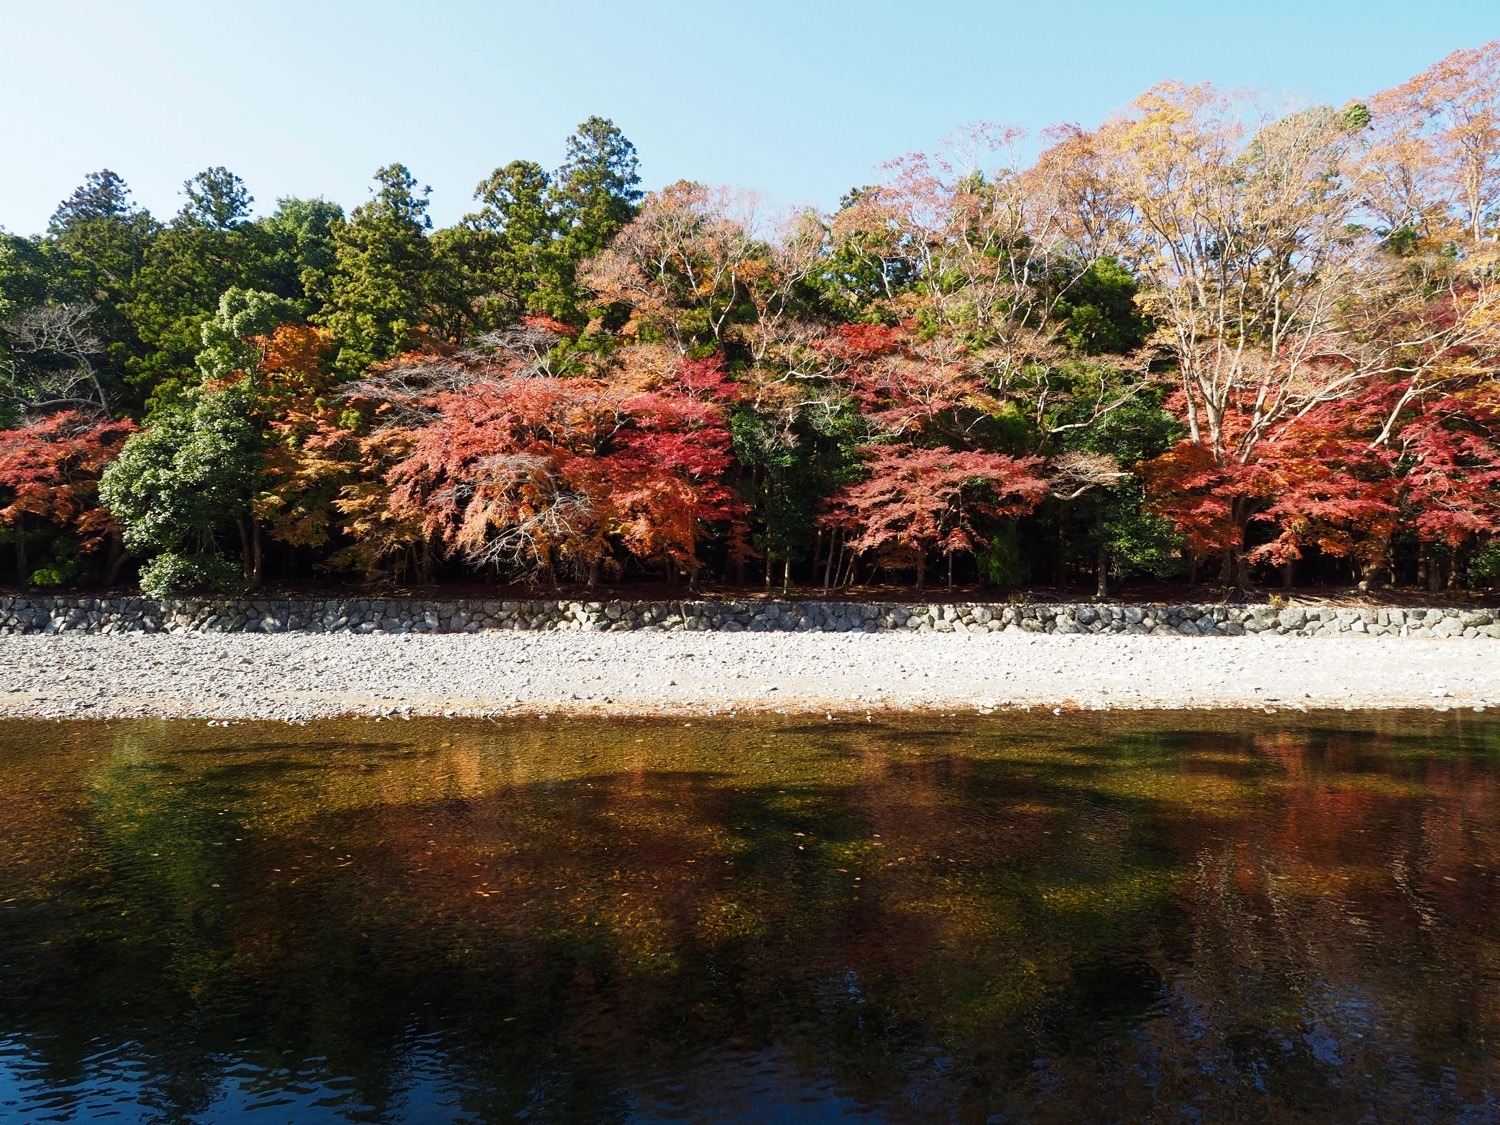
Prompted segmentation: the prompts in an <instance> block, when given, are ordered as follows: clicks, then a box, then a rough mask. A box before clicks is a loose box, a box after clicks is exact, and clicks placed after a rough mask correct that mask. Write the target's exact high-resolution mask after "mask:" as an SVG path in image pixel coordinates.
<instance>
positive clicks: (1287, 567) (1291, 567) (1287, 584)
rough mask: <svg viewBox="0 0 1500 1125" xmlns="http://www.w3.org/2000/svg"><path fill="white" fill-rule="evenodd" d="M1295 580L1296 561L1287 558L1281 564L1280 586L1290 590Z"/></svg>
mask: <svg viewBox="0 0 1500 1125" xmlns="http://www.w3.org/2000/svg"><path fill="white" fill-rule="evenodd" d="M1296 580H1297V563H1296V560H1294V559H1287V560H1286V562H1284V563H1282V564H1281V588H1282V589H1283V590H1290V589H1291V588H1292V585H1293V584H1294V583H1295V582H1296Z"/></svg>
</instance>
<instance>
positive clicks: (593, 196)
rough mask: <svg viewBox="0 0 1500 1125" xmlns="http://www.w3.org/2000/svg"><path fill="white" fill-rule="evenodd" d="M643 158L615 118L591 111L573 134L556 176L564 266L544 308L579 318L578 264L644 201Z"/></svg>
mask: <svg viewBox="0 0 1500 1125" xmlns="http://www.w3.org/2000/svg"><path fill="white" fill-rule="evenodd" d="M640 183H641V174H640V160H639V158H638V157H637V155H636V151H635V146H634V145H633V144H631V143H630V141H629V140H627V139H626V137H625V134H624V133H622V132H620V130H619V128H618V127H617V126H616V125H615V123H614V122H613V121H610V120H609V119H608V118H606V117H590V118H589V119H588V120H587V121H585V122H584V123H583V124H582V125H580V126H578V130H577V132H575V133H574V134H573V135H572V136H571V137H569V138H568V147H567V158H566V159H565V160H564V161H563V165H562V167H561V168H559V169H558V170H557V173H556V174H555V175H554V176H553V177H552V181H551V184H550V192H549V197H550V204H551V211H552V214H553V216H554V217H555V221H556V224H557V227H556V229H557V260H558V262H559V270H558V277H557V289H556V291H555V292H550V291H548V292H544V293H542V294H539V301H540V303H541V305H542V306H543V309H542V311H545V312H548V313H550V314H551V315H553V316H557V317H562V318H564V319H574V320H576V319H578V317H579V309H580V304H581V301H582V295H581V294H580V293H579V291H578V287H577V285H576V283H575V280H574V278H575V275H576V272H577V269H578V267H579V266H580V265H581V264H582V263H583V262H584V261H586V260H587V259H589V258H591V257H593V256H594V255H595V254H597V253H599V251H601V250H603V249H604V248H605V247H606V246H608V245H609V243H610V240H611V239H613V238H614V236H615V235H616V234H618V233H619V232H620V231H621V230H622V229H623V228H624V227H625V225H626V224H627V223H629V222H630V220H631V219H633V218H634V217H635V214H636V211H637V210H638V209H639V207H640V202H641V199H642V198H643V193H642V192H641V188H640Z"/></svg>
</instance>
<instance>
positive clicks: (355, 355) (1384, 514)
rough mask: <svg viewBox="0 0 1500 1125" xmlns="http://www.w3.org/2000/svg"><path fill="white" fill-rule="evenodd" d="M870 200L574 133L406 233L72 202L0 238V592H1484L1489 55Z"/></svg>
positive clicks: (1490, 494) (1245, 106)
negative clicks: (647, 153)
mask: <svg viewBox="0 0 1500 1125" xmlns="http://www.w3.org/2000/svg"><path fill="white" fill-rule="evenodd" d="M871 179H872V181H873V182H871V183H868V184H865V185H861V186H858V187H855V188H853V189H852V190H850V191H849V192H848V194H847V195H846V196H845V197H844V199H843V200H842V201H841V202H840V204H839V206H838V208H837V209H836V210H834V211H833V212H831V213H821V212H819V211H817V210H792V211H787V212H778V211H775V210H773V209H771V208H769V207H768V206H767V205H766V204H765V203H764V201H763V200H762V199H761V198H760V197H758V196H757V195H756V194H755V193H754V192H753V191H748V190H738V189H731V188H722V187H714V186H707V185H704V184H700V183H695V182H686V181H684V182H678V183H674V184H671V185H670V186H667V187H665V188H663V189H661V190H659V191H656V192H651V193H646V192H644V191H643V190H642V187H641V183H642V181H641V174H640V168H639V162H638V157H637V153H636V150H635V148H634V147H633V146H632V145H631V143H630V142H629V141H628V140H627V139H626V137H625V135H624V134H623V133H622V131H621V130H620V129H619V128H618V127H616V126H615V125H614V124H613V123H612V122H611V121H609V120H607V119H603V118H597V117H596V118H590V119H589V120H588V121H586V122H584V123H583V124H582V125H581V126H579V128H578V130H577V132H576V133H575V134H574V135H573V136H571V137H570V138H568V140H567V144H566V156H565V160H564V162H563V163H562V165H561V166H560V167H558V168H557V169H555V170H552V171H548V170H546V169H544V168H543V167H542V166H540V165H538V164H536V163H533V162H530V161H526V160H514V161H512V162H511V163H509V164H506V165H504V166H503V167H499V168H497V169H496V170H495V171H494V172H493V173H492V174H491V175H490V176H489V177H488V178H487V179H485V180H484V181H483V182H482V183H480V184H479V185H478V187H477V188H476V189H475V192H474V201H473V210H472V211H471V213H469V214H468V215H466V216H465V217H464V218H463V219H462V220H461V221H459V222H458V223H457V224H455V225H453V226H451V227H446V228H442V229H435V228H434V226H433V223H432V221H431V218H430V217H429V189H427V188H424V187H421V186H420V181H419V180H418V179H417V178H416V177H415V176H414V175H413V173H412V172H411V171H410V170H409V169H407V168H406V167H405V166H403V165H401V164H390V165H388V166H386V167H384V168H381V169H379V170H378V171H377V172H376V173H375V176H374V183H373V186H372V188H371V191H370V193H369V197H368V198H367V199H366V200H365V201H364V202H362V203H360V204H359V205H358V206H355V207H353V208H352V209H351V210H348V211H345V210H344V208H343V207H341V206H340V205H339V204H337V203H333V202H330V201H328V200H324V199H316V198H315V199H301V198H283V199H279V200H277V201H276V205H275V208H274V209H273V210H269V211H268V212H265V213H262V214H257V213H256V212H255V211H254V210H253V204H254V200H253V198H252V196H251V194H250V191H249V188H248V186H247V185H246V184H245V183H244V182H243V181H241V180H240V179H239V177H237V176H236V175H234V174H233V173H232V172H230V171H229V170H228V169H226V168H222V167H215V168H209V169H207V170H205V171H203V172H200V173H199V174H197V175H196V176H194V177H193V178H192V179H191V180H189V181H188V182H187V183H186V184H185V185H184V189H183V191H184V200H185V202H184V203H183V205H182V208H181V210H180V211H179V212H178V213H177V214H176V215H174V216H172V217H170V218H168V219H161V218H158V217H155V216H153V215H151V214H150V213H148V212H147V211H146V210H144V209H142V208H140V207H138V206H136V205H135V204H134V203H133V202H132V198H131V193H130V190H129V188H128V186H127V185H126V183H125V182H124V181H123V180H122V179H121V178H120V177H119V176H117V175H116V174H115V173H114V172H112V171H109V170H103V171H100V172H97V173H93V174H91V175H89V176H88V177H87V179H86V181H85V182H84V183H83V184H82V186H80V187H79V188H78V189H77V190H76V191H74V192H73V194H72V195H71V196H69V197H68V198H67V199H66V200H64V201H63V202H62V203H61V204H60V205H59V206H58V208H57V210H56V213H55V214H54V215H53V217H52V219H51V222H50V223H49V225H48V227H47V229H46V231H45V232H44V233H41V234H37V235H30V236H28V235H22V234H15V233H6V232H5V231H3V230H0V415H3V416H0V427H3V431H0V539H3V540H4V542H5V547H4V549H3V550H0V582H6V583H9V584H12V585H15V586H21V587H26V586H33V587H43V588H63V589H68V588H88V587H100V586H103V587H118V586H125V585H128V584H130V583H133V582H135V581H138V582H139V584H140V586H141V588H142V589H144V590H146V591H147V592H149V593H153V594H164V593H169V592H173V591H194V590H244V589H252V588H263V587H272V588H276V589H283V590H289V589H292V590H294V589H298V588H314V587H327V586H333V585H338V586H350V585H353V586H359V587H368V588H391V587H401V588H410V587H413V586H427V585H432V584H437V583H466V584H479V583H483V584H513V583H529V584H535V583H543V584H547V585H551V586H560V585H570V586H571V585H576V586H578V587H580V588H588V589H593V588H601V587H604V588H607V587H611V586H619V585H621V584H628V583H639V582H653V583H658V584H664V585H665V586H666V587H668V588H679V589H700V588H705V587H709V588H715V589H718V588H732V587H749V588H751V589H755V588H761V589H793V588H796V589H802V590H807V589H818V590H823V591H835V590H850V589H854V588H866V587H868V586H869V585H870V584H875V583H879V584H887V585H905V586H914V587H915V588H917V589H928V590H930V589H933V588H948V587H953V586H955V585H961V586H964V587H967V588H970V589H972V588H975V587H988V588H991V589H994V590H999V591H1007V590H1015V589H1024V588H1027V587H1032V588H1035V587H1039V586H1051V587H1055V588H1058V589H1061V590H1067V589H1069V588H1071V589H1073V591H1074V592H1075V593H1080V592H1081V593H1089V594H1095V595H1097V596H1100V597H1103V596H1107V595H1108V594H1109V593H1110V592H1111V591H1112V590H1114V589H1115V588H1116V587H1117V586H1120V585H1129V584H1132V583H1134V584H1159V583H1197V584H1212V585H1215V586H1217V587H1220V588H1222V589H1224V590H1227V591H1231V592H1232V591H1244V590H1249V589H1253V588H1256V587H1268V586H1271V587H1279V586H1286V587H1293V586H1299V585H1310V584H1319V585H1348V586H1353V585H1356V584H1357V585H1358V586H1359V587H1360V588H1362V589H1365V590H1373V589H1378V588H1381V587H1388V586H1393V585H1401V586H1419V587H1421V588H1423V589H1426V590H1430V591H1432V592H1434V593H1437V592H1443V591H1451V592H1454V593H1457V592H1460V591H1476V590H1486V589H1493V588H1495V587H1497V586H1500V373H1497V359H1500V272H1497V271H1500V41H1497V42H1494V43H1490V44H1488V45H1487V46H1484V47H1480V48H1475V49H1465V50H1459V51H1455V52H1454V53H1453V54H1451V55H1449V56H1448V57H1446V58H1444V59H1442V60H1441V61H1439V62H1438V63H1436V64H1434V65H1433V66H1432V67H1431V68H1429V69H1428V70H1426V71H1424V72H1423V73H1421V74H1419V75H1417V76H1415V77H1413V78H1411V79H1410V80H1409V81H1406V82H1404V83H1402V84H1401V85H1399V86H1396V87H1394V88H1392V89H1388V90H1384V91H1380V92H1376V93H1371V94H1369V95H1368V96H1366V97H1363V98H1362V99H1360V100H1357V101H1353V102H1350V103H1348V104H1346V105H1343V106H1341V107H1335V106H1314V107H1311V108H1300V109H1297V110H1295V111H1288V110H1286V109H1285V108H1279V109H1277V108H1268V106H1267V104H1266V103H1265V102H1264V101H1263V100H1261V99H1258V98H1256V97H1255V96H1253V95H1249V94H1226V93H1223V92H1220V91H1218V90H1216V89H1214V88H1212V87H1211V86H1208V85H1186V84H1182V83H1175V82H1166V83H1163V84H1161V85H1158V86H1156V87H1154V88H1152V89H1150V90H1148V91H1147V92H1145V93H1144V94H1142V95H1141V96H1140V97H1138V98H1137V99H1136V100H1135V101H1133V102H1131V103H1130V104H1129V105H1127V106H1125V107H1123V108H1122V109H1120V110H1119V111H1117V112H1116V113H1114V114H1113V115H1111V116H1110V117H1109V118H1108V119H1107V120H1106V121H1105V122H1104V123H1103V124H1102V125H1101V126H1099V127H1098V128H1096V129H1092V130H1089V129H1083V128H1080V127H1076V126H1059V127H1055V128H1053V129H1050V130H1048V131H1047V132H1046V133H1045V134H1044V135H1042V136H1040V137H1028V136H1026V135H1023V134H1022V133H1021V132H1020V131H1018V130H1013V129H1007V128H1004V127H1000V126H994V125H987V124H986V125H975V126H971V127H968V128H965V129H963V130H961V131H960V132H959V133H957V134H955V135H954V136H953V137H951V138H950V139H949V140H948V141H947V142H945V143H944V145H943V146H942V147H941V148H939V149H937V150H935V151H933V152H928V153H911V154H908V155H905V156H902V157H899V158H897V159H894V160H892V161H891V162H889V163H888V164H886V165H884V166H883V167H882V168H881V169H880V171H879V174H878V175H875V176H872V177H871Z"/></svg>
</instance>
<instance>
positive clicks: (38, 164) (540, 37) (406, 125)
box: [0, 0, 1500, 234]
mask: <svg viewBox="0 0 1500 1125" xmlns="http://www.w3.org/2000/svg"><path fill="white" fill-rule="evenodd" d="M1496 37H1500V3H1496V2H1495V0H1422V2H1421V3H1414V2H1412V0H1357V2H1356V0H1299V2H1286V0H1256V2H1248V3H1228V2H1220V0H1196V2H1190V3H1166V2H1139V3H1129V2H1125V0H1115V2H1112V3H1108V2H1092V0H1078V2H1071V3H1069V2H1058V0H1052V2H1050V3H1049V2H1044V0H1034V2H1031V3H1024V4H1022V3H1012V2H1010V0H1004V2H1001V0H990V2H988V3H986V2H984V0H928V2H926V3H896V2H893V0H864V2H862V3H851V2H846V0H740V2H735V3H728V2H716V0H696V2H693V0H637V2H635V3H631V4H624V3H619V2H616V3H604V2H602V0H552V2H551V3H544V2H541V0H536V2H533V3H514V2H511V0H491V2H488V3H484V2H480V0H428V2H426V3H421V4H418V3H401V2H396V0H300V2H290V0H261V2H259V3H246V2H241V0H196V2H192V3H186V2H180V0H154V2H140V0H0V39H3V40H5V43H4V48H5V49H4V51H3V55H4V61H3V63H0V227H3V228H5V229H7V230H9V231H12V232H14V233H18V234H31V233H36V232H39V231H41V230H42V229H44V228H45V226H46V223H47V219H48V217H49V216H50V215H51V213H52V211H53V210H54V208H55V207H56V206H57V203H58V201H59V200H60V199H62V198H64V197H65V196H66V195H68V194H69V193H70V192H71V191H72V189H73V188H74V187H75V186H77V185H78V184H79V183H81V182H82V180H83V177H84V175H85V174H86V173H88V172H91V171H95V170H98V169H100V168H104V167H108V168H112V169H114V170H115V171H116V172H118V173H119V174H120V175H122V176H124V178H125V179H126V181H127V182H128V183H129V184H130V185H131V187H132V189H133V191H134V193H135V198H136V200H137V202H139V203H141V204H144V205H145V206H147V207H149V208H150V209H151V210H152V211H153V212H154V213H156V214H157V215H158V216H161V217H167V216H170V215H171V214H173V213H174V212H175V211H176V210H177V209H178V208H179V207H180V206H181V204H182V196H181V188H182V182H183V181H184V180H186V179H187V178H188V177H190V176H191V175H193V174H194V173H195V172H197V171H199V170H200V169H202V168H205V167H208V166H211V165H219V164H222V165H225V166H227V167H228V168H230V169H231V170H232V171H234V172H236V173H238V174H239V175H240V176H241V177H242V178H243V179H244V180H245V181H246V183H247V184H248V186H249V189H250V191H251V193H252V194H253V195H254V196H255V197H256V205H255V206H256V210H257V212H260V213H264V212H265V211H269V210H271V209H273V208H274V206H275V200H276V199H277V198H278V197H282V196H288V195H298V196H324V197H326V198H329V199H334V200H337V201H339V202H340V203H342V204H344V205H345V206H346V207H352V206H354V205H356V204H358V203H360V202H362V201H363V200H364V199H365V198H367V196H368V192H369V182H370V175H371V173H372V172H373V171H374V170H375V169H376V168H378V167H380V166H381V165H384V164H388V163H390V162H391V161H395V160H399V161H401V162H403V163H405V164H406V165H407V166H408V167H409V168H410V169H411V171H412V173H413V174H414V175H415V176H416V177H417V178H418V180H419V181H420V182H422V183H423V184H428V185H431V187H432V189H433V193H432V215H433V219H434V221H435V222H436V223H437V224H438V225H444V224H447V223H451V222H453V221H455V220H456V219H458V218H459V217H460V216H461V215H463V214H464V213H465V212H466V211H468V210H470V209H471V208H470V198H471V194H472V192H473V189H474V185H475V184H477V183H478V182H479V180H480V179H482V178H483V177H484V176H485V175H487V174H488V173H489V171H490V170H491V169H493V168H495V167H497V166H499V165H502V164H505V163H508V162H509V161H511V160H514V159H519V158H524V159H530V160H535V161H536V162H537V163H539V164H541V165H543V166H544V167H547V168H552V167H555V166H556V165H557V164H559V163H560V162H561V161H562V158H563V145H564V139H565V138H566V137H567V136H568V134H569V133H571V132H572V131H573V129H574V128H575V127H576V126H577V124H578V123H579V122H580V121H582V120H584V119H585V118H586V117H588V116H590V115H593V114H598V115H600V116H604V117H609V118H612V119H613V120H614V122H615V123H616V124H617V125H619V126H620V128H621V129H622V130H623V131H624V132H625V135H626V136H628V137H629V138H630V139H631V140H632V141H633V142H634V143H635V145H636V147H637V149H638V150H639V152H640V158H641V170H642V176H643V180H644V183H645V185H646V186H647V187H648V188H653V187H659V186H662V185H664V184H668V183H671V182H673V181H675V180H679V179H694V180H699V181H702V182H705V183H712V184H733V185H736V186H740V187H747V188H754V189H758V190H761V191H763V192H765V193H766V195H767V196H768V198H769V199H770V200H771V201H772V202H774V203H777V204H781V205H803V204H810V205H813V206H817V207H823V208H827V207H831V206H834V205H835V204H836V203H837V201H838V198H839V196H840V195H842V194H843V193H844V192H845V191H846V190H848V189H849V188H850V187H852V186H854V185H857V184H863V183H870V182H872V181H873V180H874V179H876V178H877V171H876V170H877V169H878V166H879V165H880V164H881V163H883V162H884V161H886V160H889V159H891V158H893V157H895V156H898V155H900V154H902V153H904V152H908V151H912V150H915V149H925V148H930V147H932V146H934V145H935V144H936V143H937V142H938V141H939V139H940V138H941V137H943V136H944V135H946V134H948V133H949V132H951V131H952V130H954V129H955V128H957V127H958V126H961V125H963V124H965V123H968V122H973V121H979V120H985V121H994V122H998V123H1002V124H1007V125H1016V126H1021V127H1023V128H1026V129H1028V130H1031V131H1033V132H1034V131H1037V130H1040V129H1042V128H1044V127H1045V126H1047V125H1049V124H1053V123H1058V122H1076V123H1078V124H1081V125H1084V126H1092V125H1096V124H1098V123H1099V121H1101V120H1102V119H1103V118H1104V117H1105V116H1106V115H1107V114H1108V113H1109V112H1110V111H1111V110H1113V109H1115V108H1117V107H1119V106H1121V105H1123V104H1124V103H1126V102H1128V101H1129V100H1130V99H1131V98H1133V97H1134V96H1135V95H1136V94H1138V93H1140V92H1141V91H1142V90H1145V89H1146V88H1148V87H1150V86H1151V85H1153V84H1154V83H1156V82H1159V81H1162V80H1165V79H1182V80H1187V81H1202V80H1208V81H1212V82H1214V83H1215V84H1216V85H1218V86H1220V87H1222V88H1228V89H1232V88H1238V87H1249V88H1253V89H1256V90H1259V91H1262V92H1264V93H1265V94H1266V95H1267V96H1268V97H1270V98H1272V99H1273V100H1276V101H1286V102H1290V103H1301V104H1306V103H1311V102H1332V103H1336V104H1342V103H1344V102H1346V101H1348V100H1349V99H1351V98H1355V97H1359V96H1361V95H1364V94H1368V93H1370V92H1373V91H1375V90H1379V89H1382V88H1385V87H1388V86H1391V85H1394V84H1396V83H1398V82H1400V81H1402V80H1403V79H1405V78H1407V77H1410V76H1411V75H1412V74H1415V73H1417V72H1418V71H1420V70H1422V69H1424V68H1425V67H1426V66H1428V65H1429V64H1431V63H1432V62H1434V61H1436V60H1437V59H1439V58H1441V57H1442V56H1443V55H1445V54H1447V53H1448V52H1449V51H1452V50H1454V49H1457V48H1459V47H1475V46H1479V45H1481V44H1483V43H1485V42H1487V41H1489V40H1491V39H1494V38H1496Z"/></svg>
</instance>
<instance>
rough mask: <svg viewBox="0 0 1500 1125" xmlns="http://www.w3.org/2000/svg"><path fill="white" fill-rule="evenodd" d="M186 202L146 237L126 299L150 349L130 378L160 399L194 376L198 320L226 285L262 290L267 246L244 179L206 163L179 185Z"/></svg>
mask: <svg viewBox="0 0 1500 1125" xmlns="http://www.w3.org/2000/svg"><path fill="white" fill-rule="evenodd" d="M183 193H184V194H185V195H186V196H187V202H186V203H185V204H184V205H183V207H182V210H181V211H179V212H178V214H177V216H176V217H175V218H174V219H173V220H172V222H171V224H170V225H169V226H168V227H167V228H166V229H165V230H164V231H162V232H161V234H160V235H159V236H158V237H157V238H156V239H155V240H154V241H153V243H152V245H151V248H150V251H149V252H148V254H147V256H146V262H145V264H144V266H143V267H142V269H141V271H140V275H139V277H138V278H137V279H136V284H135V285H134V295H133V297H132V299H131V301H130V303H129V306H128V307H129V311H130V314H131V317H132V319H133V320H134V321H135V324H136V326H137V328H138V330H139V332H140V336H141V339H142V341H143V342H144V343H145V344H146V346H147V347H148V348H149V351H147V352H146V354H145V355H143V356H142V357H141V358H140V359H139V360H138V361H137V362H136V363H135V364H134V371H133V381H134V382H136V383H137V384H138V385H141V386H142V387H143V388H145V389H147V390H149V391H150V393H151V397H152V399H153V400H154V401H157V402H161V401H165V400H167V399H170V398H172V397H173V396H174V395H176V394H179V393H181V390H182V388H183V387H184V386H185V385H186V384H187V383H190V382H191V381H192V379H193V375H192V372H193V370H194V366H193V361H194V357H195V356H196V355H197V352H198V348H199V346H200V345H201V343H202V333H203V325H204V323H205V322H206V321H207V320H208V319H209V318H210V317H212V316H213V315H214V312H215V311H216V310H217V309H218V307H219V298H220V296H221V295H222V294H223V293H224V291H225V290H227V289H230V288H234V287H242V288H265V287H266V286H267V280H268V279H267V275H268V274H271V273H273V272H274V271H273V270H272V268H271V258H272V257H273V253H272V250H273V248H272V247H271V245H270V244H269V241H268V239H267V237H266V233H265V231H264V229H263V228H261V227H259V226H257V225H255V224H253V223H251V222H250V204H251V203H252V202H253V201H254V200H253V198H252V197H251V195H250V193H249V192H248V191H247V190H246V189H245V184H244V181H243V180H241V179H240V178H239V177H238V176H236V175H235V174H234V173H232V172H230V171H229V170H228V169H226V168H209V169H206V170H205V171H202V172H199V173H198V174H197V175H196V176H194V177H193V178H192V179H191V180H189V181H187V183H186V184H184V185H183Z"/></svg>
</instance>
